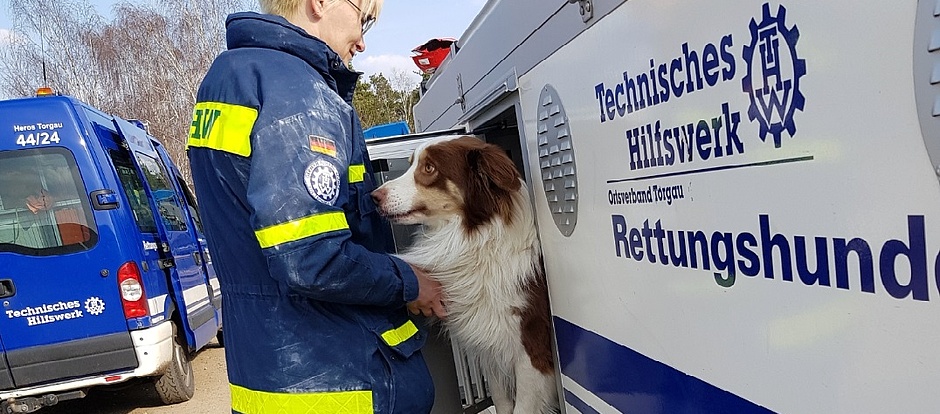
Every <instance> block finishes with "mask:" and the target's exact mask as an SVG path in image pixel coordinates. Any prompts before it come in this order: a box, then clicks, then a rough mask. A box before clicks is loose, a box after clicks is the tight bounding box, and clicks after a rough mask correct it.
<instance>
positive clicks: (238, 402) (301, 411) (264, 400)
mask: <svg viewBox="0 0 940 414" xmlns="http://www.w3.org/2000/svg"><path fill="white" fill-rule="evenodd" d="M229 387H230V389H231V391H232V410H235V411H238V412H240V413H242V414H372V413H373V411H372V391H368V390H367V391H338V392H317V393H306V394H292V393H279V392H265V391H254V390H249V389H248V388H245V387H239V386H238V385H234V384H229Z"/></svg>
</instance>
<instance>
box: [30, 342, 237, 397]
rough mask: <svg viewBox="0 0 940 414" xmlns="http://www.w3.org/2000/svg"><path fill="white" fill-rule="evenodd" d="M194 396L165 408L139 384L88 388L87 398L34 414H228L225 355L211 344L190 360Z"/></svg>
mask: <svg viewBox="0 0 940 414" xmlns="http://www.w3.org/2000/svg"><path fill="white" fill-rule="evenodd" d="M193 371H194V373H195V375H196V394H195V395H194V396H193V399H191V400H189V401H187V402H184V403H180V404H176V405H168V406H165V405H163V404H162V403H161V402H160V397H158V396H157V394H156V393H155V392H151V391H148V389H147V387H141V386H139V385H141V384H139V383H129V384H127V385H124V386H121V388H120V389H108V388H92V390H91V392H89V394H88V396H87V397H85V398H82V399H78V400H71V401H63V402H61V403H59V404H57V405H55V406H53V407H49V408H44V409H42V410H39V411H37V414H86V413H87V414H227V413H231V412H232V409H231V402H230V397H229V390H228V379H227V378H226V376H225V351H224V350H223V349H222V348H221V347H219V345H218V343H217V342H215V340H213V341H212V342H211V343H209V345H208V346H207V347H206V348H204V349H203V350H202V351H200V352H199V353H198V354H196V357H195V359H193Z"/></svg>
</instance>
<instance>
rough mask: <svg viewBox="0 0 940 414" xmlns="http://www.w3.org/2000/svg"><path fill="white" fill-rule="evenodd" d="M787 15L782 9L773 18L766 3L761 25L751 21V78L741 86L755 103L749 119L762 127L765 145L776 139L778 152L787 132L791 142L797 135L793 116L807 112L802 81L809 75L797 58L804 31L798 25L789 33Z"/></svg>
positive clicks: (746, 55)
mask: <svg viewBox="0 0 940 414" xmlns="http://www.w3.org/2000/svg"><path fill="white" fill-rule="evenodd" d="M786 14H787V9H786V8H785V7H783V5H781V6H780V7H779V8H778V9H777V15H776V16H773V15H771V14H770V4H769V3H764V7H763V12H762V20H761V22H760V23H758V22H756V21H755V20H754V19H751V23H750V25H749V28H750V31H751V43H750V45H748V46H744V61H745V62H746V63H747V76H745V77H744V78H743V80H742V82H741V83H742V85H741V86H742V88H743V89H744V92H745V93H747V94H748V95H749V97H750V100H751V104H750V106H749V107H748V111H747V116H748V118H749V119H750V120H751V121H754V120H756V121H757V122H758V123H759V124H760V139H761V140H762V141H765V142H766V141H767V134H768V133H769V134H771V135H773V137H774V147H776V148H780V145H781V143H782V142H781V141H782V137H781V134H782V133H783V131H786V132H787V134H789V135H790V137H791V138H792V137H793V136H794V135H795V134H796V123H795V122H794V119H793V115H794V113H795V112H796V110H800V111H802V110H803V104H804V102H805V98H804V97H803V94H802V93H801V92H800V78H801V77H802V76H803V75H805V74H806V61H805V60H804V59H800V58H799V57H797V54H796V43H797V41H799V39H800V31H799V29H798V28H797V27H796V25H794V26H793V27H792V28H790V29H787V26H786V24H785V21H786Z"/></svg>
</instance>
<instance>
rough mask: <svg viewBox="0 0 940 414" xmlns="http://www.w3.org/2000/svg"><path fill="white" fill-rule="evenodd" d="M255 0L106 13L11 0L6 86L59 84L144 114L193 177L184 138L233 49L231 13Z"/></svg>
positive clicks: (83, 4) (70, 1) (28, 89)
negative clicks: (217, 65) (200, 94)
mask: <svg viewBox="0 0 940 414" xmlns="http://www.w3.org/2000/svg"><path fill="white" fill-rule="evenodd" d="M247 3H248V2H247V1H246V0H217V1H210V2H206V1H195V0H165V1H155V0H154V1H149V2H147V1H145V2H141V3H131V2H122V3H118V4H116V5H115V6H114V8H113V16H114V17H113V20H111V21H108V22H106V21H105V19H104V18H102V17H101V16H100V15H98V14H97V12H96V11H95V9H94V8H93V7H91V6H90V5H89V4H88V2H87V1H86V0H58V1H55V2H53V1H51V0H9V7H10V10H11V12H12V16H13V20H14V26H13V36H11V39H10V42H9V44H8V45H7V47H5V48H0V90H3V91H5V92H6V93H7V94H10V95H14V96H29V95H31V94H32V93H33V91H35V89H36V88H37V87H38V86H41V85H46V86H51V87H53V88H54V89H56V90H57V91H58V92H59V93H63V94H68V95H72V96H74V97H76V98H78V99H80V100H82V101H85V102H87V103H89V104H91V105H92V106H95V107H97V108H100V109H102V110H104V111H106V112H110V113H113V114H116V115H119V116H121V117H124V118H135V119H141V120H144V121H146V122H147V123H148V124H149V131H150V133H151V134H152V135H154V136H156V137H157V138H159V139H160V140H161V141H162V142H163V144H164V145H165V146H166V148H167V150H168V152H169V153H170V155H171V156H172V157H173V159H174V161H175V162H176V163H177V165H179V166H180V169H181V171H182V173H183V175H184V177H186V178H187V179H189V168H188V162H187V159H186V155H185V145H186V139H187V136H188V132H189V127H190V124H191V123H192V108H193V105H194V104H195V100H196V90H197V88H198V86H199V83H200V82H201V81H202V77H203V75H204V74H205V73H206V70H208V68H209V65H210V64H211V63H212V60H213V59H214V58H215V56H216V55H218V54H219V53H220V52H221V51H222V50H224V49H225V31H224V30H225V28H224V22H225V17H226V16H227V15H228V14H229V13H231V12H234V11H238V10H244V9H247ZM43 63H44V64H45V68H46V70H45V72H43V70H42V68H41V66H42V64H43Z"/></svg>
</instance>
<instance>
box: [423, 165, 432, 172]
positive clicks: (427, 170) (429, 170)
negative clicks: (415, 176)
mask: <svg viewBox="0 0 940 414" xmlns="http://www.w3.org/2000/svg"><path fill="white" fill-rule="evenodd" d="M433 172H434V166H433V165H431V164H424V173H425V174H431V173H433Z"/></svg>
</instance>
